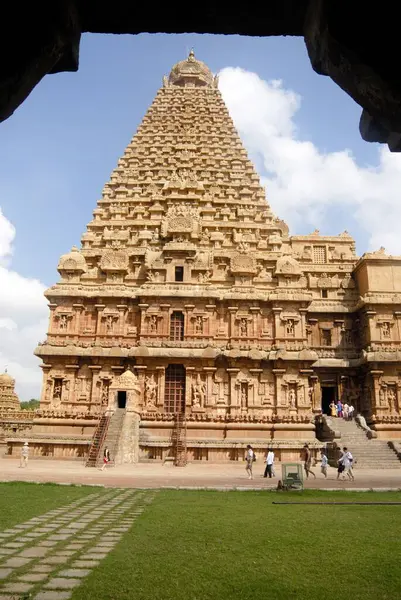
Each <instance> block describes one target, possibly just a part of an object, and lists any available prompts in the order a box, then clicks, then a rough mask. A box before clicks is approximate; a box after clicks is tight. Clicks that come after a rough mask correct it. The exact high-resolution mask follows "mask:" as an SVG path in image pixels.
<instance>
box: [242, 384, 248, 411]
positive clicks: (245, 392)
mask: <svg viewBox="0 0 401 600" xmlns="http://www.w3.org/2000/svg"><path fill="white" fill-rule="evenodd" d="M247 406H248V387H247V385H246V384H242V386H241V407H242V408H246V407H247Z"/></svg>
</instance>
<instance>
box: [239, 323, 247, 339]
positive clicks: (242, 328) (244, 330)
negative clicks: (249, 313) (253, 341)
mask: <svg viewBox="0 0 401 600" xmlns="http://www.w3.org/2000/svg"><path fill="white" fill-rule="evenodd" d="M240 334H241V336H242V337H246V336H247V335H248V319H241V322H240Z"/></svg>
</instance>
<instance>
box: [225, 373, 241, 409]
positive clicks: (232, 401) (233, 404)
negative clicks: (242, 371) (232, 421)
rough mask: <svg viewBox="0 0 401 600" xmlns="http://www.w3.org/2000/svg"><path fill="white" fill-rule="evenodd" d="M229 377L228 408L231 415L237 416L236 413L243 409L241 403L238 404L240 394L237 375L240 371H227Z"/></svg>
mask: <svg viewBox="0 0 401 600" xmlns="http://www.w3.org/2000/svg"><path fill="white" fill-rule="evenodd" d="M227 373H228V376H229V378H230V382H229V388H228V389H229V397H228V407H229V413H230V414H231V415H232V414H236V411H237V410H239V409H240V408H241V405H240V403H239V402H238V394H237V388H236V385H235V384H236V381H237V375H238V373H239V369H227Z"/></svg>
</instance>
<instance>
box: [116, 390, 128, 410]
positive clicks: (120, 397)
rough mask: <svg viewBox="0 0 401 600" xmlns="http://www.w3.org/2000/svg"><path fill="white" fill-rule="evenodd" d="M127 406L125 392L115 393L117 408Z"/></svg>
mask: <svg viewBox="0 0 401 600" xmlns="http://www.w3.org/2000/svg"><path fill="white" fill-rule="evenodd" d="M126 406H127V392H121V391H118V392H117V408H126Z"/></svg>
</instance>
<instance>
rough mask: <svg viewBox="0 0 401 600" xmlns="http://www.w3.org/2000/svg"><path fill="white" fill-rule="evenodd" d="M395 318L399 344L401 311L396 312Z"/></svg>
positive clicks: (400, 337) (400, 338) (400, 339)
mask: <svg viewBox="0 0 401 600" xmlns="http://www.w3.org/2000/svg"><path fill="white" fill-rule="evenodd" d="M394 318H395V330H396V332H397V334H396V340H397V342H400V341H401V311H399V310H395V311H394Z"/></svg>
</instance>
